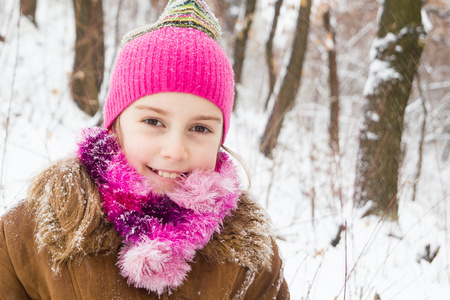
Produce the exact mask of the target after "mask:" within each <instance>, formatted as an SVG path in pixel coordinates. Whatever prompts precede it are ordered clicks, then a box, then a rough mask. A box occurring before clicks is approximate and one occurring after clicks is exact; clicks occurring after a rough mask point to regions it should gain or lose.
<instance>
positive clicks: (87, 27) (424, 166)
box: [0, 0, 450, 300]
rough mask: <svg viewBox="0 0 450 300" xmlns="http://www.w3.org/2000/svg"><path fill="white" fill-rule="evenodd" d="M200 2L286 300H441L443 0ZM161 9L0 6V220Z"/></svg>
mask: <svg viewBox="0 0 450 300" xmlns="http://www.w3.org/2000/svg"><path fill="white" fill-rule="evenodd" d="M206 2H207V3H208V4H209V5H210V7H211V8H212V10H213V11H214V12H215V13H216V15H217V17H218V18H219V20H220V22H221V25H222V29H223V32H224V35H223V39H222V41H221V42H222V44H223V46H224V48H225V49H226V51H227V52H228V54H229V56H230V58H231V59H232V61H233V64H234V68H235V72H236V80H237V81H238V84H237V87H236V91H237V99H236V106H235V111H234V114H233V116H232V127H231V129H230V133H229V137H228V140H227V143H226V145H227V146H228V147H229V148H231V149H232V150H234V151H235V152H237V153H238V154H239V155H240V156H241V157H242V158H243V160H244V161H245V162H246V164H247V165H248V167H249V170H250V173H251V191H252V194H253V195H254V196H255V198H256V199H257V200H258V201H259V203H260V204H261V205H262V206H264V207H265V208H266V209H267V210H268V212H269V214H270V216H271V218H272V220H273V226H274V230H275V233H276V235H277V238H278V243H279V245H280V247H281V251H282V253H283V256H284V260H285V276H286V279H287V281H288V283H289V285H290V289H291V294H292V298H293V299H370V300H372V299H383V300H386V299H449V297H450V296H449V295H450V265H449V263H450V248H449V247H450V223H449V222H450V219H449V218H450V203H449V201H450V195H449V192H450V185H449V183H450V157H449V156H450V117H449V115H450V114H449V112H450V47H449V46H450V1H449V0H428V1H426V0H425V1H421V0H385V1H376V0H351V1H350V0H341V1H336V0H314V1H312V0H301V1H300V0H284V1H282V0H242V1H239V0H207V1H206ZM74 4H75V5H74ZM165 4H166V1H162V0H161V1H158V0H139V1H132V0H37V1H35V0H21V1H16V0H0V70H1V71H0V120H1V123H0V160H1V165H0V214H3V213H4V212H5V211H6V210H7V209H8V208H9V207H11V206H13V205H14V203H16V202H17V201H19V200H20V199H23V198H24V197H26V190H27V185H28V183H29V181H30V179H31V178H32V176H33V175H34V174H36V173H37V172H38V171H39V170H41V169H42V168H43V167H45V166H46V165H47V164H48V163H49V162H51V161H54V160H56V159H58V158H61V157H64V156H66V155H70V153H71V152H72V151H73V149H74V145H75V138H76V135H77V133H78V132H79V131H80V129H82V128H85V127H89V126H95V125H96V124H99V123H101V106H102V104H103V100H104V98H105V95H106V91H107V86H108V79H109V74H110V70H111V67H112V65H113V63H114V58H115V55H116V53H117V49H118V47H119V44H120V38H121V37H122V36H123V35H124V34H125V33H126V32H127V31H128V30H131V29H133V28H135V27H137V26H141V25H144V24H146V23H151V22H153V21H155V20H156V18H157V16H158V15H159V14H160V12H161V11H162V9H163V8H164V6H165ZM21 5H22V6H21ZM421 5H422V7H421ZM74 8H75V9H74ZM383 8H384V9H383ZM21 11H22V14H23V16H20V14H21ZM277 15H278V17H277V18H276V17H275V16H277ZM26 16H27V17H26ZM268 55H269V56H268ZM268 62H270V63H268ZM416 69H417V70H416ZM278 131H279V135H277V133H278ZM242 177H243V178H244V179H245V178H246V177H245V176H244V175H243V176H242Z"/></svg>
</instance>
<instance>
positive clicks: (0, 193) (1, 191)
mask: <svg viewBox="0 0 450 300" xmlns="http://www.w3.org/2000/svg"><path fill="white" fill-rule="evenodd" d="M20 20H21V18H19V19H18V21H17V51H16V57H15V62H14V71H13V76H12V82H11V96H10V98H9V102H8V112H7V114H6V124H5V139H4V140H3V152H2V165H1V167H0V199H1V201H2V202H1V205H2V207H3V208H6V199H5V187H4V185H3V175H4V171H5V160H6V147H7V145H8V138H9V124H10V121H11V111H12V103H13V99H14V94H15V93H14V85H15V82H16V71H17V66H18V63H19V49H20Z"/></svg>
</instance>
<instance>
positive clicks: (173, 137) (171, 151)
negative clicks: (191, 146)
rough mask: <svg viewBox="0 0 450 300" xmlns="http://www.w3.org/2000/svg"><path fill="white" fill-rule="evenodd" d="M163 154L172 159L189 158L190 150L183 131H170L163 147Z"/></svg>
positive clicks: (164, 156)
mask: <svg viewBox="0 0 450 300" xmlns="http://www.w3.org/2000/svg"><path fill="white" fill-rule="evenodd" d="M161 156H162V157H163V158H165V159H172V160H185V159H187V158H188V151H187V141H186V139H185V136H184V135H183V134H182V133H181V132H175V131H174V132H171V133H168V134H167V136H166V139H165V140H164V144H163V145H162V147H161Z"/></svg>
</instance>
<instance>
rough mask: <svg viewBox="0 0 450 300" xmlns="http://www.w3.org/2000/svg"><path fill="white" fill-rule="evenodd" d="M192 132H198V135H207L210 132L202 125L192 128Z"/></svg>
mask: <svg viewBox="0 0 450 300" xmlns="http://www.w3.org/2000/svg"><path fill="white" fill-rule="evenodd" d="M192 131H195V132H198V133H208V132H212V131H211V130H210V129H209V128H207V127H205V126H202V125H196V126H194V127H192Z"/></svg>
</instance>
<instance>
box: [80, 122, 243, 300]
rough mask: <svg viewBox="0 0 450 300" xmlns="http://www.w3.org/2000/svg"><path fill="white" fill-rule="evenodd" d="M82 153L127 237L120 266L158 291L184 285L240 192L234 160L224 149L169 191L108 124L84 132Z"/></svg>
mask: <svg viewBox="0 0 450 300" xmlns="http://www.w3.org/2000/svg"><path fill="white" fill-rule="evenodd" d="M77 156H78V158H79V159H80V160H81V162H82V163H83V164H84V165H85V166H86V168H87V170H88V172H89V174H90V176H91V177H92V178H93V179H94V180H95V181H96V183H97V185H98V189H99V191H100V194H101V196H102V200H103V208H104V210H105V213H106V215H107V218H108V220H109V221H110V222H113V223H114V228H115V230H116V231H117V232H118V233H119V234H120V235H121V236H122V237H123V238H124V246H123V247H122V248H121V250H120V253H119V259H118V263H117V264H118V266H119V268H120V270H121V274H122V276H124V277H125V278H127V279H128V283H130V284H133V285H134V286H135V287H137V288H145V289H147V290H148V291H152V292H156V293H158V294H159V295H161V294H162V293H164V292H166V291H170V290H171V289H174V288H176V287H178V286H180V285H181V284H182V283H183V281H184V279H185V277H186V275H187V273H188V272H189V271H190V266H189V264H188V263H189V262H192V260H193V258H194V256H195V253H196V251H197V250H199V249H202V248H203V247H204V246H205V245H206V244H207V243H208V242H209V240H210V239H211V237H212V235H213V233H214V232H219V231H220V228H221V225H222V222H223V220H224V218H225V217H226V216H228V215H230V214H231V212H232V211H233V210H235V209H236V207H237V201H238V199H239V196H240V194H241V192H240V189H239V180H238V175H237V171H236V169H235V166H234V165H233V163H232V162H231V160H230V159H229V157H228V155H227V154H226V153H223V152H220V153H219V155H218V158H217V163H216V170H215V171H214V172H212V171H211V172H207V171H200V170H193V171H192V173H191V174H190V175H189V176H186V177H183V178H181V179H180V181H179V185H178V187H177V188H176V189H175V190H174V191H173V192H171V193H170V194H167V195H160V194H156V193H152V188H153V186H152V184H151V183H150V182H148V180H147V178H146V177H145V176H142V175H139V174H137V173H136V171H135V170H134V169H133V168H132V167H131V166H130V165H129V164H128V163H127V161H126V159H125V156H124V154H123V153H122V151H121V150H120V147H119V145H118V144H117V142H116V140H115V139H114V137H112V136H111V135H110V134H108V132H107V131H106V129H103V128H90V129H86V130H85V131H83V132H82V134H81V137H80V139H79V141H78V151H77Z"/></svg>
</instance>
